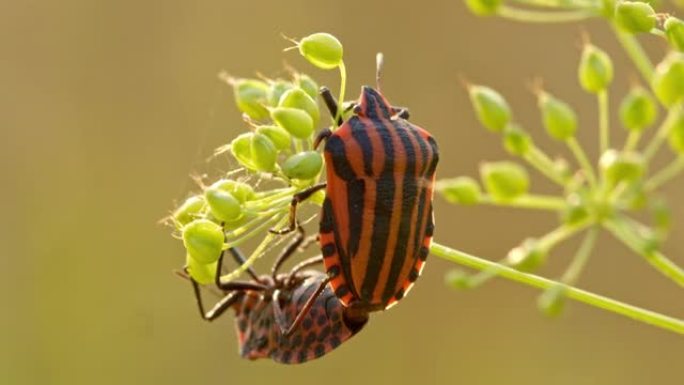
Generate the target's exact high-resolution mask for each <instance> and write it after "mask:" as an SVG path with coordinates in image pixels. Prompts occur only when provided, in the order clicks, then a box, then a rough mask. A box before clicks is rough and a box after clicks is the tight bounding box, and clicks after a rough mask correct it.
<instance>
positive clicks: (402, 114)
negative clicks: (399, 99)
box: [392, 106, 410, 119]
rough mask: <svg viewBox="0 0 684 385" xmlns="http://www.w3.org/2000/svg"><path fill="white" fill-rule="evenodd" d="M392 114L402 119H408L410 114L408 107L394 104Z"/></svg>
mask: <svg viewBox="0 0 684 385" xmlns="http://www.w3.org/2000/svg"><path fill="white" fill-rule="evenodd" d="M392 114H393V115H394V116H396V117H399V118H402V119H408V118H409V116H410V114H409V110H408V108H406V107H397V106H392Z"/></svg>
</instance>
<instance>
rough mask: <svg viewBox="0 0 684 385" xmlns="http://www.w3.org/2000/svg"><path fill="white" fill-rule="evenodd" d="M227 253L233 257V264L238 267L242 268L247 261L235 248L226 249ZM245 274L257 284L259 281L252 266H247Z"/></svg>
mask: <svg viewBox="0 0 684 385" xmlns="http://www.w3.org/2000/svg"><path fill="white" fill-rule="evenodd" d="M228 251H229V252H230V254H231V255H232V256H233V259H234V260H235V262H237V263H238V265H239V266H242V265H244V264H245V261H246V260H247V258H245V256H244V255H243V254H242V251H240V249H238V248H237V247H231V248H230V249H228ZM222 262H223V261H221V263H222ZM247 274H249V276H250V277H252V279H253V280H255V281H257V282H259V281H260V280H259V276H258V275H257V273H256V272H255V271H254V269H252V266H249V267H248V268H247Z"/></svg>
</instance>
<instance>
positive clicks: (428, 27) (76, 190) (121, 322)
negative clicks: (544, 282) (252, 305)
mask: <svg viewBox="0 0 684 385" xmlns="http://www.w3.org/2000/svg"><path fill="white" fill-rule="evenodd" d="M582 29H584V30H585V31H588V32H589V33H590V35H591V37H592V40H593V41H594V42H595V43H596V44H597V45H599V46H601V47H604V48H605V49H607V50H609V51H610V52H611V55H612V56H613V59H614V61H615V64H616V79H617V81H616V83H615V85H614V86H613V87H612V90H613V95H614V97H613V106H615V105H616V103H617V102H616V100H617V99H618V97H617V96H618V95H620V94H622V93H623V92H624V91H625V90H626V89H627V85H628V83H629V79H630V78H631V77H634V76H635V75H636V71H635V70H634V69H633V67H631V65H630V63H629V62H628V60H627V58H626V57H625V55H624V54H623V53H622V51H621V50H620V49H619V47H618V46H617V43H616V41H615V39H614V37H613V36H612V35H611V33H610V31H609V30H608V29H607V27H606V26H605V25H604V24H603V23H601V22H598V21H597V22H591V23H587V24H583V25H582V26H578V25H577V24H572V25H562V26H559V25H554V26H535V25H522V24H516V23H511V22H506V21H502V20H498V19H480V18H476V17H474V16H472V15H471V14H470V13H469V12H467V11H466V9H465V7H464V6H463V5H462V3H461V2H460V1H424V2H409V1H394V2H391V3H388V2H380V1H361V0H348V1H307V0H290V1H287V2H280V1H261V0H252V1H230V0H223V1H215V0H210V1H203V2H186V1H178V0H167V1H153V0H149V1H130V0H121V1H91V0H65V1H59V2H57V1H38V0H26V1H8V0H5V1H1V2H0V106H1V107H0V133H1V136H0V138H1V140H0V146H2V150H1V151H0V159H1V161H0V170H1V173H2V174H1V175H2V188H1V189H0V198H1V199H0V202H2V217H3V218H2V220H1V221H0V242H1V243H0V244H1V245H2V253H1V254H0V255H1V258H2V259H1V262H2V273H3V274H2V279H0V299H2V302H1V304H2V309H1V310H0V384H38V383H41V384H70V385H78V384H218V383H226V384H227V383H232V384H248V383H251V384H266V383H278V384H313V383H326V384H330V385H332V384H352V383H358V384H361V383H380V382H381V383H386V384H408V383H419V384H433V383H434V384H559V385H563V384H604V385H605V384H652V383H663V384H674V383H678V382H679V381H681V362H682V361H681V359H682V355H683V354H684V339H682V337H680V336H676V335H674V334H671V333H668V332H665V331H661V330H658V329H656V328H652V327H649V326H646V325H642V324H639V323H636V322H633V321H631V320H628V319H625V318H622V317H618V316H615V315H612V314H608V313H606V312H602V311H599V310H597V309H594V308H590V307H587V306H584V305H580V304H575V303H572V304H570V306H569V308H568V309H567V310H568V311H567V312H566V313H565V314H564V315H563V316H562V317H560V319H556V320H550V319H547V318H545V317H543V316H542V315H540V313H539V312H538V311H537V310H536V306H535V301H536V297H537V295H538V292H537V291H535V290H533V289H529V288H526V287H522V286H519V285H517V284H514V283H510V282H507V281H503V280H496V281H493V282H491V283H490V284H488V285H485V286H484V287H482V288H480V289H477V290H475V291H472V292H456V291H453V290H450V289H448V288H447V287H445V286H444V285H443V276H444V272H445V271H447V270H448V269H449V268H450V267H451V265H450V264H448V263H446V262H444V261H441V260H438V259H437V258H434V257H432V258H431V260H430V263H429V264H428V266H427V268H426V269H425V272H424V275H423V277H422V278H421V280H420V281H419V284H418V285H417V286H416V288H415V289H414V290H413V291H412V293H411V295H409V296H408V297H407V298H406V299H405V300H403V301H402V303H401V304H400V305H399V306H397V307H395V308H393V309H392V310H391V311H388V312H386V313H383V314H376V315H374V316H373V317H372V322H370V324H369V325H368V326H367V327H366V329H365V330H364V331H363V332H362V333H361V334H359V335H358V336H356V337H355V338H353V339H352V340H351V341H349V342H348V343H346V344H345V345H343V346H342V347H340V348H339V349H338V350H336V351H335V352H333V353H332V354H329V355H328V356H326V357H324V358H323V359H320V360H316V361H313V362H310V363H307V364H305V365H301V366H282V365H278V364H275V363H273V362H270V361H266V360H263V361H258V362H249V361H246V360H242V359H240V358H239V356H238V355H237V352H236V350H237V348H236V341H235V335H234V332H233V325H232V316H227V317H224V318H223V319H221V320H220V321H217V322H215V323H213V324H208V323H205V322H203V321H202V320H200V319H199V317H198V315H197V313H196V309H195V307H194V303H193V300H192V296H191V293H190V290H189V287H188V286H187V284H186V283H185V282H183V281H181V280H179V279H178V278H176V277H175V276H174V275H173V274H171V271H172V270H173V269H175V268H177V267H179V266H180V265H181V264H182V263H183V258H184V257H183V249H182V246H181V244H180V243H179V242H178V241H177V240H175V239H173V238H172V237H171V236H170V231H169V229H168V228H166V227H163V226H161V225H159V224H158V223H157V222H158V220H159V219H161V218H162V217H164V216H165V215H166V214H167V213H168V212H169V210H171V209H172V208H173V207H174V204H175V202H177V201H178V200H179V199H182V198H183V197H184V196H186V194H187V193H189V192H190V191H192V190H193V189H196V187H195V185H194V184H193V183H192V182H191V180H190V178H189V175H190V174H191V173H202V172H208V173H214V174H216V172H217V171H218V170H221V169H226V167H227V165H225V164H223V163H220V162H218V163H217V162H209V163H208V162H207V159H208V158H209V157H210V155H211V153H212V151H213V149H214V148H215V147H217V146H219V145H220V144H223V143H225V142H226V141H227V140H229V139H230V138H232V137H233V136H234V135H235V134H236V133H237V132H239V131H241V130H243V129H244V126H243V123H242V122H241V120H240V115H239V113H238V111H237V109H236V108H235V107H234V104H233V100H232V96H231V92H230V89H228V87H226V86H225V85H224V84H222V83H221V82H219V81H218V80H217V77H216V75H217V73H218V72H219V71H220V70H227V71H229V72H230V73H231V74H235V75H239V76H253V75H254V73H255V72H256V71H260V72H262V73H264V74H266V75H269V76H278V75H282V74H283V73H284V72H283V60H287V61H288V63H289V64H292V65H294V66H296V67H298V68H300V69H302V70H304V71H307V72H309V73H311V74H312V75H313V76H314V77H316V78H317V79H319V80H320V81H321V82H322V83H326V84H330V85H332V86H333V87H334V88H336V87H337V77H336V74H335V73H324V72H322V71H317V70H315V69H312V68H311V67H310V66H309V65H307V63H305V62H303V61H302V60H301V59H300V58H299V57H298V56H297V55H296V54H295V53H285V54H283V53H282V52H281V50H282V49H283V48H284V47H286V46H288V43H287V42H285V41H284V40H283V39H282V38H281V35H280V34H281V33H284V34H286V35H288V36H295V37H297V36H303V35H306V34H308V33H311V32H316V31H321V30H323V31H329V32H332V33H334V34H336V35H337V36H338V37H339V38H340V39H341V40H342V41H343V43H344V44H345V49H346V52H345V54H346V62H347V67H348V70H349V73H350V78H349V85H350V86H349V88H348V93H350V94H352V95H353V94H355V93H356V92H357V90H358V88H359V86H360V85H361V84H366V83H373V82H374V54H375V52H377V51H379V50H382V51H383V52H384V53H385V58H386V67H385V72H384V83H383V90H384V91H385V94H386V95H387V96H388V97H389V98H390V100H392V101H393V102H394V103H395V104H398V105H407V106H410V108H411V112H412V119H413V120H414V121H415V122H416V123H418V124H420V125H422V126H425V127H427V128H428V129H430V130H431V131H432V133H433V134H434V135H435V136H436V137H437V138H438V140H439V143H440V145H441V149H442V161H441V165H440V169H439V174H440V176H442V177H446V176H457V175H462V174H467V175H473V176H475V175H476V173H477V168H478V165H479V163H480V162H482V161H483V160H500V159H505V158H507V157H508V156H507V155H506V154H505V152H504V151H503V150H502V149H501V147H500V143H499V139H498V138H497V137H496V136H494V135H491V134H489V133H487V132H485V130H483V129H481V128H480V127H479V126H478V125H477V124H476V121H475V118H474V116H473V113H472V112H471V110H470V106H469V102H468V100H467V95H466V93H465V91H464V90H463V88H462V86H461V85H460V84H459V81H458V78H459V75H464V76H466V77H467V78H469V79H471V80H472V81H473V82H478V83H484V84H488V85H491V86H494V87H495V88H497V89H499V90H500V91H501V92H502V93H504V94H505V95H506V96H507V97H508V99H509V101H510V102H511V104H512V106H513V108H514V110H515V114H516V117H517V120H518V121H519V122H521V123H522V124H524V125H525V126H526V127H528V129H529V130H530V131H532V132H533V134H534V135H535V136H536V139H537V141H538V142H539V143H541V144H542V145H544V146H546V147H547V148H550V149H551V152H553V153H563V151H564V149H563V148H562V146H559V145H558V144H555V143H552V142H551V141H549V140H548V139H546V138H545V136H544V135H543V131H542V129H541V126H540V122H539V118H538V116H537V113H536V107H535V101H534V97H533V96H532V95H531V94H530V92H529V91H528V90H527V89H526V84H527V83H529V81H530V80H531V79H533V78H535V77H537V76H539V77H542V78H543V79H544V80H545V84H546V86H547V88H548V89H549V90H551V91H552V92H554V93H556V94H557V95H559V96H561V97H562V98H564V99H566V100H570V101H571V102H572V104H573V105H574V106H575V108H576V109H577V110H578V111H580V113H581V123H582V126H581V132H580V134H579V135H580V137H581V140H582V141H583V142H584V143H586V145H587V148H588V151H589V152H590V154H591V156H592V157H593V158H594V159H595V157H596V145H595V143H596V141H597V133H596V128H595V123H594V122H595V121H596V106H595V104H596V103H595V101H594V99H593V98H592V97H590V96H588V95H586V94H584V93H583V92H582V91H581V89H580V88H579V86H578V84H577V82H576V65H577V61H578V56H579V45H580V40H581V39H580V31H581V30H582ZM646 44H647V46H648V49H649V53H650V54H651V55H653V57H654V58H656V57H660V56H661V55H662V54H663V52H664V50H665V47H664V44H663V43H662V42H661V41H659V40H657V39H655V38H647V39H646ZM614 123H616V122H614ZM614 126H616V124H614ZM614 132H617V129H616V130H614ZM613 135H614V137H622V134H621V133H614V134H613ZM665 160H666V157H665V156H663V157H662V158H659V162H661V163H662V162H664V161H665ZM534 189H535V190H536V191H539V192H548V193H554V192H557V190H556V189H555V188H554V186H552V185H551V184H549V183H547V182H546V181H545V180H543V178H541V177H539V175H537V174H535V180H534ZM666 192H667V194H668V196H669V197H670V198H671V199H673V200H675V199H676V198H677V197H681V196H682V194H684V183H682V182H677V183H673V184H671V185H669V186H668V188H667V191H666ZM673 206H674V210H675V216H676V217H678V218H682V217H683V216H684V212H683V211H684V209H683V208H682V207H681V206H680V205H677V204H676V203H675V204H674V205H673ZM436 220H437V226H438V227H437V232H436V237H437V239H439V240H441V242H443V243H446V244H449V245H452V246H456V247H458V248H461V249H463V250H466V251H469V252H471V253H474V254H477V255H481V256H484V257H487V258H490V259H498V258H500V257H502V256H503V255H505V253H506V252H507V251H508V250H509V249H510V248H511V247H512V246H514V245H515V244H517V243H518V242H519V240H520V239H522V238H523V237H525V236H530V235H539V234H543V233H544V232H546V231H547V230H549V229H550V228H551V226H554V225H555V223H556V222H555V221H556V218H554V216H553V215H552V214H549V213H538V212H528V211H516V210H513V209H510V210H509V209H496V208H490V207H474V208H473V207H468V208H464V207H454V206H449V205H447V204H445V203H444V202H443V201H442V200H441V199H437V200H436ZM682 236H684V227H682V226H681V224H676V225H675V229H674V234H673V236H672V238H671V240H672V241H670V242H669V243H668V244H667V246H666V248H665V251H666V252H667V254H669V255H671V256H672V257H673V258H674V259H676V260H677V261H679V262H680V263H684V259H683V258H684V256H682V251H683V250H682V247H681V245H680V244H679V243H678V242H677V241H676V240H678V239H681V238H682ZM600 241H601V242H600V246H599V247H598V249H597V251H596V253H595V254H594V255H593V258H592V260H591V262H590V265H589V267H588V269H587V271H586V274H585V275H584V276H583V277H582V280H581V286H582V287H585V288H589V289H591V290H594V291H597V292H599V293H602V294H606V295H610V296H614V297H616V298H619V299H623V300H625V301H628V302H630V303H634V304H638V305H643V306H646V307H648V308H651V309H654V310H658V311H661V312H665V313H668V314H672V315H675V316H679V317H684V308H683V306H682V304H683V303H684V302H683V301H682V295H681V290H678V289H677V288H676V287H675V286H674V285H673V284H672V283H670V282H668V281H666V280H665V279H663V278H661V277H660V276H659V275H658V274H657V273H655V272H654V271H652V270H650V269H649V268H648V267H647V265H646V264H645V263H644V262H643V261H642V260H641V259H640V258H638V257H637V256H635V255H633V254H631V253H630V252H629V251H628V250H626V248H625V247H623V246H622V245H620V244H618V243H617V242H615V241H614V240H612V239H611V238H610V237H608V236H602V237H601V239H600ZM574 246H576V244H575V243H570V244H569V245H568V246H566V247H562V248H560V249H558V250H557V252H555V253H554V255H553V257H552V258H551V261H550V263H549V265H548V266H547V267H545V268H544V270H543V271H542V273H544V274H546V275H550V276H554V275H557V274H559V273H560V272H561V271H562V269H563V267H564V266H565V265H566V264H567V262H568V260H569V257H570V256H571V254H572V251H573V249H574Z"/></svg>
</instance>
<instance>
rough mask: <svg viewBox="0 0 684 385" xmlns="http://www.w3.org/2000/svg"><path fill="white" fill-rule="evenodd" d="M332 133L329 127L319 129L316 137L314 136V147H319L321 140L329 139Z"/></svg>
mask: <svg viewBox="0 0 684 385" xmlns="http://www.w3.org/2000/svg"><path fill="white" fill-rule="evenodd" d="M330 135H332V131H331V130H330V129H329V128H324V129H322V130H320V131H318V134H316V137H315V138H314V142H313V148H314V149H317V148H318V146H319V145H320V144H321V142H322V141H324V140H327V139H328V138H329V137H330Z"/></svg>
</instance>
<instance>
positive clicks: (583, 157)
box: [566, 137, 597, 187]
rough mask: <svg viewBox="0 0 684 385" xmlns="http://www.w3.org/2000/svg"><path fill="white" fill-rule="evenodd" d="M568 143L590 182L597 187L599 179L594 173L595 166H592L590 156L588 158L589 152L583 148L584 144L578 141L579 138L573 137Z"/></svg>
mask: <svg viewBox="0 0 684 385" xmlns="http://www.w3.org/2000/svg"><path fill="white" fill-rule="evenodd" d="M566 143H567V144H568V147H569V148H570V151H571V152H572V154H573V155H574V156H575V158H576V159H577V162H578V163H579V164H580V167H581V168H582V171H584V174H586V177H587V180H588V181H589V184H590V185H591V186H592V187H596V184H597V181H596V174H595V173H594V168H593V167H592V166H591V163H589V158H587V154H586V153H585V152H584V150H583V149H582V146H581V145H580V144H579V142H578V141H577V138H575V137H572V138H570V139H568V140H567V141H566Z"/></svg>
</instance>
